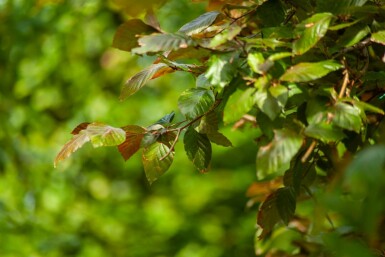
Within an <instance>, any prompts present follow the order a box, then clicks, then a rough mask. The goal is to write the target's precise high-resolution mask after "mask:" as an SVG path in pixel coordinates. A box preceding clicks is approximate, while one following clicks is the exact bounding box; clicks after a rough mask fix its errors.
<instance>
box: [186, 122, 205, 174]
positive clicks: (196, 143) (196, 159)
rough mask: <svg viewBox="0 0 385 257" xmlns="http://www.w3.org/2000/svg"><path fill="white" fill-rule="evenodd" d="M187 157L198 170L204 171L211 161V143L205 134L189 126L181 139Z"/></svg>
mask: <svg viewBox="0 0 385 257" xmlns="http://www.w3.org/2000/svg"><path fill="white" fill-rule="evenodd" d="M183 143H184V149H185V151H186V154H187V157H188V158H189V159H190V160H191V161H192V162H193V164H194V166H195V167H196V168H197V169H198V170H199V171H200V172H206V171H207V169H208V168H209V165H210V161H211V152H212V150H211V143H210V140H209V139H208V137H207V135H205V134H201V133H198V132H197V131H196V130H195V129H194V128H193V127H191V126H190V127H189V128H188V129H187V131H186V133H185V135H184V139H183Z"/></svg>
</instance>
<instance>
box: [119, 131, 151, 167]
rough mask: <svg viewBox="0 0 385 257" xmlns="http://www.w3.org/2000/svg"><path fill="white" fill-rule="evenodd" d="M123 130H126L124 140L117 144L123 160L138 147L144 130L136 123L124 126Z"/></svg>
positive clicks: (129, 156)
mask: <svg viewBox="0 0 385 257" xmlns="http://www.w3.org/2000/svg"><path fill="white" fill-rule="evenodd" d="M123 130H124V131H125V132H126V140H125V141H124V142H123V143H122V144H120V145H119V146H118V149H119V152H120V153H121V155H122V156H123V158H124V160H126V161H127V160H128V159H129V158H131V156H132V155H134V154H135V153H136V152H137V151H138V150H139V149H140V146H141V141H142V139H143V136H144V133H145V131H146V130H145V129H144V128H142V127H139V126H136V125H130V126H125V127H123Z"/></svg>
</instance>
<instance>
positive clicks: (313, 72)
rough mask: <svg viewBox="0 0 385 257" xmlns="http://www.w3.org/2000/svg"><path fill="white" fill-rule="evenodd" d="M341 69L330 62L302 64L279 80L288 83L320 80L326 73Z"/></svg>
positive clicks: (288, 71)
mask: <svg viewBox="0 0 385 257" xmlns="http://www.w3.org/2000/svg"><path fill="white" fill-rule="evenodd" d="M342 67H343V65H342V64H340V63H338V62H336V61H332V60H327V61H321V62H314V63H310V62H303V63H299V64H297V65H295V66H293V67H291V68H289V69H288V70H286V72H285V73H284V74H283V75H282V76H281V77H280V80H282V81H289V82H307V81H312V80H316V79H319V78H322V77H324V76H326V75H327V74H328V73H330V72H333V71H336V70H339V69H341V68H342Z"/></svg>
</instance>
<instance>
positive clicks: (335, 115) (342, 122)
mask: <svg viewBox="0 0 385 257" xmlns="http://www.w3.org/2000/svg"><path fill="white" fill-rule="evenodd" d="M331 113H332V118H331V119H332V123H333V124H334V125H336V126H338V127H340V128H343V129H347V130H353V131H355V132H357V133H358V132H359V131H360V129H361V126H362V120H361V116H360V110H359V109H358V108H357V107H354V106H352V105H349V104H347V103H343V102H338V103H336V104H335V105H334V106H333V107H332V108H331Z"/></svg>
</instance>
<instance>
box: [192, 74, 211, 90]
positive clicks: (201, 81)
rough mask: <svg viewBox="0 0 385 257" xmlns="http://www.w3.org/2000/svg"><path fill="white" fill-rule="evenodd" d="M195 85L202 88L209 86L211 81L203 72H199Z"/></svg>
mask: <svg viewBox="0 0 385 257" xmlns="http://www.w3.org/2000/svg"><path fill="white" fill-rule="evenodd" d="M195 84H196V87H202V88H207V89H209V88H211V86H212V85H211V83H210V81H209V80H208V79H207V78H206V75H205V74H204V73H202V74H200V75H199V76H198V77H197V78H196V82H195Z"/></svg>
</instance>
